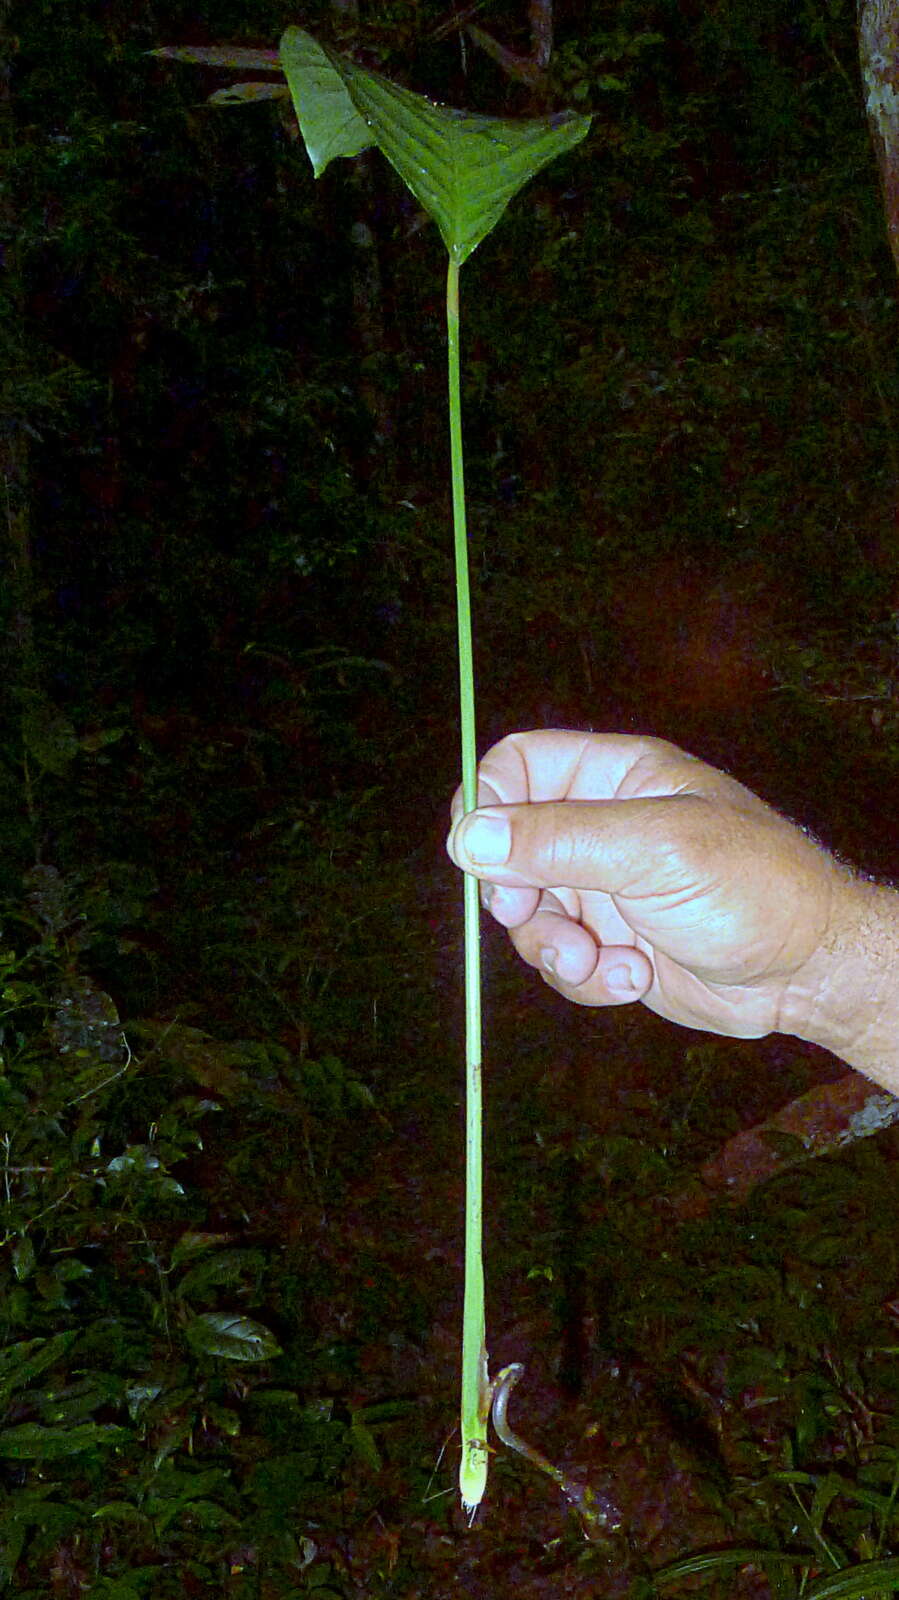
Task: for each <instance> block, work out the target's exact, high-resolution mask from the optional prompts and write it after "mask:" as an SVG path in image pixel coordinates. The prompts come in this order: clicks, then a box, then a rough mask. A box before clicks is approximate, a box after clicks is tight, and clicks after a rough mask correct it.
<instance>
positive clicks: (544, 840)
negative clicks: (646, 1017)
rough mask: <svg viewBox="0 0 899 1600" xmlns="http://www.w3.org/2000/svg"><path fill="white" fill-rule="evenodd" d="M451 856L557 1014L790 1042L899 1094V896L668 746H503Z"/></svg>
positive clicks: (542, 741)
mask: <svg viewBox="0 0 899 1600" xmlns="http://www.w3.org/2000/svg"><path fill="white" fill-rule="evenodd" d="M485 823H486V824H487V827H486V829H485V827H484V824H485ZM503 824H506V825H507V826H506V827H505V828H504V827H503ZM490 835H492V836H493V842H492V848H491V847H490V845H489V842H488V843H485V840H488V837H489V836H490ZM447 848H448V850H449V853H450V856H451V857H452V859H453V861H454V862H455V863H456V865H457V866H459V867H461V868H462V869H463V870H464V871H467V872H471V873H472V874H474V875H475V876H476V877H478V878H480V879H481V880H482V882H483V884H484V889H483V891H482V898H483V899H484V902H485V904H487V905H488V907H489V910H490V912H491V915H492V916H493V917H495V918H496V920H497V921H498V922H499V923H500V924H501V925H502V926H503V927H505V928H506V929H507V930H508V931H509V936H510V938H511V941H512V944H513V945H514V947H515V949H516V950H517V951H518V954H519V955H520V956H521V957H522V958H523V960H525V961H526V962H528V963H529V964H530V965H531V966H533V967H536V968H537V969H538V971H540V972H541V974H542V976H543V978H544V980H545V981H546V982H547V983H549V984H550V985H551V986H552V987H553V988H554V989H556V990H558V992H559V993H560V994H561V995H564V996H565V998H566V999H569V1000H572V1001H574V1002H575V1003H576V1004H579V1005H585V1006H609V1005H626V1004H628V1003H632V1002H634V1001H638V1000H639V1001H642V1002H643V1004H645V1005H646V1006H648V1007H649V1008H650V1010H652V1011H655V1012H657V1013H658V1014H659V1015H660V1016H663V1017H667V1018H669V1019H670V1020H671V1021H673V1022H679V1023H682V1024H684V1025H685V1026H688V1027H691V1028H700V1029H705V1030H707V1031H710V1032H714V1033H719V1034H724V1035H729V1036H730V1037H734V1038H759V1037H761V1036H763V1035H765V1034H768V1033H772V1032H782V1033H791V1034H795V1035H797V1036H798V1037H801V1038H804V1039H809V1040H811V1041H812V1042H814V1043H817V1044H820V1045H823V1046H824V1047H825V1048H826V1049H828V1050H830V1051H832V1052H833V1053H834V1054H836V1055H838V1056H841V1057H842V1058H843V1059H844V1060H846V1061H848V1062H849V1063H850V1064H851V1065H853V1066H856V1067H858V1069H859V1070H860V1071H863V1072H865V1073H867V1075H868V1076H869V1077H872V1078H874V1079H875V1080H876V1081H877V1082H878V1083H880V1084H883V1085H884V1086H885V1087H887V1088H889V1089H891V1090H893V1092H899V999H897V997H896V994H895V992H894V991H895V990H897V989H899V984H897V982H896V975H897V973H899V894H896V893H895V892H894V891H893V890H891V889H887V888H882V887H879V886H878V885H874V884H870V883H867V882H865V881H864V880H863V879H861V878H859V877H858V876H857V875H855V874H854V873H852V872H851V870H850V869H849V868H847V867H845V866H844V865H843V864H841V863H839V862H837V861H836V860H835V859H834V858H833V857H832V856H831V855H830V854H829V853H828V852H827V851H826V850H824V849H822V848H821V846H820V845H818V844H817V843H816V842H815V841H814V840H813V839H811V838H809V836H808V835H807V834H805V833H804V832H803V831H802V830H801V829H800V828H797V827H796V826H795V825H794V824H792V823H791V822H788V821H787V820H786V818H784V817H782V816H780V815H779V813H778V812H776V811H774V810H773V809H772V808H771V807H770V806H768V805H766V804H765V802H764V801H763V800H760V799H759V798H758V796H756V795H754V794H753V793H752V792H751V791H750V790H749V789H746V788H744V787H743V785H742V784H740V783H737V782H736V781H735V779H733V778H731V777H729V776H727V774H725V773H723V772H719V771H718V770H717V769H716V768H714V767H710V766H708V765H706V763H705V762H702V761H699V760H697V759H696V758H695V757H693V756H690V755H687V754H686V753H685V752H684V751H682V750H679V749H678V748H677V747H676V746H675V745H672V744H669V743H667V742H666V741H664V740H661V739H651V738H643V737H639V736H633V735H629V734H591V733H574V732H569V731H558V730H552V729H549V730H542V731H536V732H532V733H514V734H510V735H509V736H508V738H506V739H503V740H502V741H501V742H500V743H499V744H497V745H494V746H493V748H492V749H491V750H489V751H488V752H487V754H486V756H485V757H484V759H483V761H482V762H481V764H480V768H479V794H478V809H477V811H474V812H472V813H470V815H468V816H466V817H463V815H462V803H461V796H460V795H459V794H457V795H456V797H455V798H454V800H453V809H452V828H451V831H450V836H449V840H448V845H447Z"/></svg>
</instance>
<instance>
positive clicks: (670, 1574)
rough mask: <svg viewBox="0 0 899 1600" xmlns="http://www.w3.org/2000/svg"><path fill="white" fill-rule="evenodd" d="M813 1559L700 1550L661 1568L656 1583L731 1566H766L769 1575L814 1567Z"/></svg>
mask: <svg viewBox="0 0 899 1600" xmlns="http://www.w3.org/2000/svg"><path fill="white" fill-rule="evenodd" d="M812 1560H813V1558H812V1556H810V1555H806V1556H795V1555H784V1554H783V1553H782V1552H781V1551H780V1550H765V1549H759V1548H758V1547H756V1548H754V1549H753V1548H751V1547H750V1548H749V1549H734V1550H700V1551H698V1552H697V1553H696V1555H693V1556H685V1557H684V1558H683V1560H682V1561H672V1563H671V1565H670V1566H667V1567H661V1568H660V1569H659V1571H658V1572H655V1573H653V1581H654V1582H655V1583H656V1584H658V1585H659V1586H660V1587H662V1586H664V1585H665V1584H668V1583H679V1582H680V1581H681V1579H682V1578H692V1577H696V1576H698V1575H699V1574H700V1573H705V1572H724V1571H726V1570H727V1569H728V1568H729V1567H745V1566H755V1567H762V1568H764V1570H765V1571H766V1572H767V1571H768V1569H769V1567H770V1568H775V1567H808V1566H810V1565H811V1564H812ZM809 1600H811V1592H810V1593H809Z"/></svg>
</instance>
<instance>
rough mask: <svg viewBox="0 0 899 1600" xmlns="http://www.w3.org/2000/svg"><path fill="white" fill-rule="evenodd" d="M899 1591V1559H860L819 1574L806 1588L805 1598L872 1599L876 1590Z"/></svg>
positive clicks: (832, 1599) (806, 1599)
mask: <svg viewBox="0 0 899 1600" xmlns="http://www.w3.org/2000/svg"><path fill="white" fill-rule="evenodd" d="M878 1589H882V1590H885V1591H886V1592H887V1593H888V1594H896V1593H897V1591H899V1559H897V1558H896V1557H893V1558H892V1559H890V1560H888V1561H862V1562H861V1563H860V1564H859V1565H858V1566H857V1567H850V1568H848V1570H847V1571H845V1572H832V1573H830V1574H829V1576H828V1577H826V1578H819V1579H818V1581H817V1583H813V1584H812V1585H811V1588H809V1589H807V1590H806V1595H805V1600H874V1594H875V1592H876V1590H878Z"/></svg>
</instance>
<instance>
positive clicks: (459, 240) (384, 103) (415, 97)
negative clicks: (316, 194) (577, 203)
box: [281, 28, 590, 266]
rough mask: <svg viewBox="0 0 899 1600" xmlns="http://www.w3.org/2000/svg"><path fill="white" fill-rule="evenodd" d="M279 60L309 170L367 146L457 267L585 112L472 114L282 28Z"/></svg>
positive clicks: (579, 125)
mask: <svg viewBox="0 0 899 1600" xmlns="http://www.w3.org/2000/svg"><path fill="white" fill-rule="evenodd" d="M281 61H282V64H283V67H284V72H285V74H286V77H287V82H288V84H289V86H290V93H291V97H292V99H293V103H294V108H295V110H296V113H297V119H298V121H299V124H300V131H301V132H302V135H303V138H304V140H305V143H306V149H307V151H308V152H309V158H310V160H311V162H312V168H313V171H314V173H315V176H316V177H320V175H321V174H322V172H324V170H325V167H326V166H327V165H328V162H329V161H332V160H333V159H334V157H335V156H355V155H358V154H359V153H360V151H362V150H365V149H367V148H368V147H369V146H370V145H377V146H378V148H379V149H380V150H381V151H382V152H383V154H384V155H385V156H386V157H387V160H388V161H389V162H390V164H391V166H393V167H394V168H395V169H396V171H397V172H398V173H399V175H400V177H401V178H402V180H403V182H404V183H405V184H406V185H407V186H408V188H409V189H411V191H412V193H413V194H414V195H415V197H416V199H417V200H418V201H419V203H420V204H421V205H422V206H423V207H424V209H425V210H426V211H427V213H428V215H429V216H430V217H432V218H433V220H434V222H436V224H437V226H438V228H439V229H440V233H441V236H442V238H443V242H444V244H445V245H446V248H447V250H448V251H449V254H450V257H451V259H452V260H453V261H454V262H455V263H456V264H457V265H459V266H461V264H462V262H463V261H466V260H467V259H468V257H469V256H470V255H471V252H472V251H473V250H474V249H475V248H476V247H477V245H479V244H480V242H481V240H482V239H484V238H486V236H487V234H488V233H489V232H490V230H491V229H492V228H493V227H494V226H495V224H496V223H497V222H498V220H499V218H500V217H501V216H502V213H503V211H504V210H505V208H506V206H507V205H508V204H509V201H510V200H511V199H512V198H513V196H514V195H516V194H517V193H518V190H519V189H520V188H522V187H523V185H524V184H525V183H527V182H528V179H529V178H532V177H533V176H534V174H535V173H537V172H539V171H540V168H541V167H543V166H545V165H546V163H547V162H548V161H552V160H553V158H554V157H555V156H557V155H560V154H561V153H562V152H563V151H564V150H570V149H571V148H572V146H574V145H576V144H578V143H579V142H580V140H581V139H583V138H584V137H585V135H586V133H587V130H588V129H589V127H590V118H589V116H582V115H580V114H578V113H577V112H573V111H561V112H559V113H558V114H557V115H555V116H551V117H540V118H537V119H534V120H531V121H512V120H508V119H506V118H500V117H479V116H474V115H472V114H471V113H469V112H467V111H455V110H453V109H452V108H451V107H449V106H440V105H435V104H434V103H433V101H431V100H428V99H426V98H425V97H424V95H419V94H413V93H412V91H411V90H409V89H403V88H400V87H399V85H397V84H395V83H391V82H389V80H388V79H386V78H382V77H381V76H380V74H378V73H376V72H369V71H367V70H366V69H365V68H364V67H358V66H356V64H355V63H354V62H352V61H349V60H347V58H346V57H345V56H340V55H338V54H337V53H336V52H335V51H333V50H329V49H328V47H327V46H326V45H322V44H319V43H318V42H317V40H315V39H313V38H312V36H311V35H310V34H308V33H305V32H304V31H303V29H302V28H288V29H287V30H286V32H285V34H284V36H283V38H282V40H281Z"/></svg>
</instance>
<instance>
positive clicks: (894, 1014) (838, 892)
mask: <svg viewBox="0 0 899 1600" xmlns="http://www.w3.org/2000/svg"><path fill="white" fill-rule="evenodd" d="M782 1027H783V1031H784V1032H786V1033H792V1034H795V1035H796V1036H797V1037H798V1038H800V1039H807V1040H809V1042H810V1043H813V1044H818V1045H822V1046H823V1047H824V1049H826V1050H829V1051H831V1053H832V1054H833V1055H835V1056H838V1057H839V1058H840V1059H841V1060H842V1061H845V1062H847V1063H848V1064H849V1066H851V1067H855V1068H856V1070H857V1071H859V1072H863V1073H864V1074H865V1075H866V1076H867V1077H869V1078H872V1079H874V1081H875V1082H877V1083H880V1084H882V1085H883V1086H884V1087H885V1088H887V1089H889V1090H890V1092H891V1093H893V1094H899V893H897V891H896V890H895V889H889V888H886V887H884V886H883V885H882V884H876V883H869V882H866V881H865V880H864V879H862V878H859V877H857V876H855V874H853V873H851V872H849V871H848V870H846V869H844V868H837V870H836V874H835V882H834V890H833V896H832V901H831V915H830V918H829V921H828V927H827V931H826V933H825V935H824V937H823V938H822V940H821V942H820V944H819V946H818V948H817V950H816V951H815V952H814V954H813V955H812V956H811V957H810V958H809V960H808V961H807V962H806V963H805V964H804V966H803V968H802V970H801V971H800V972H799V973H797V975H796V977H795V979H794V981H793V982H792V983H791V985H790V993H789V995H788V997H787V1001H786V1004H785V1007H784V1018H783V1024H782Z"/></svg>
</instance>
